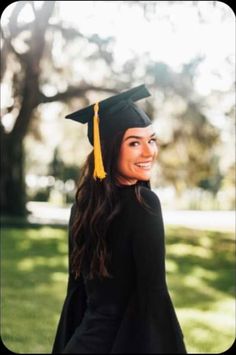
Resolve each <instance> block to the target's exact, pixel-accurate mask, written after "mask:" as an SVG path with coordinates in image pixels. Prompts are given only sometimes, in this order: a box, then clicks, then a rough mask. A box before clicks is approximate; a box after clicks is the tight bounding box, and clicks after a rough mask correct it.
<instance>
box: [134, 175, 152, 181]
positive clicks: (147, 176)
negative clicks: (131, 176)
mask: <svg viewBox="0 0 236 355" xmlns="http://www.w3.org/2000/svg"><path fill="white" fill-rule="evenodd" d="M150 178H151V176H150V175H146V174H145V175H142V176H139V177H137V180H141V181H149V180H150Z"/></svg>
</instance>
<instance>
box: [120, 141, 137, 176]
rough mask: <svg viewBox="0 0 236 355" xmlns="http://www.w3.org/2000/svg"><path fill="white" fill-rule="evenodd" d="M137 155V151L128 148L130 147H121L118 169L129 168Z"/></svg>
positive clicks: (124, 169)
mask: <svg viewBox="0 0 236 355" xmlns="http://www.w3.org/2000/svg"><path fill="white" fill-rule="evenodd" d="M137 156H138V154H137V151H134V150H131V149H128V147H124V148H123V149H121V151H120V155H119V159H118V170H119V171H120V172H122V171H126V170H127V169H129V168H130V166H131V164H132V163H133V162H135V159H136V157H137Z"/></svg>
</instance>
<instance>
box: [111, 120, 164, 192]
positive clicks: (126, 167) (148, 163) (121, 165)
mask: <svg viewBox="0 0 236 355" xmlns="http://www.w3.org/2000/svg"><path fill="white" fill-rule="evenodd" d="M157 152H158V149H157V144H156V134H155V133H154V131H153V127H152V125H150V126H147V127H138V128H129V129H127V130H126V132H125V134H124V137H123V140H122V143H121V148H120V154H119V158H118V176H117V181H118V183H120V184H122V185H133V184H135V183H136V182H137V181H138V180H143V181H148V180H150V176H151V168H152V165H153V161H154V159H155V158H156V156H157Z"/></svg>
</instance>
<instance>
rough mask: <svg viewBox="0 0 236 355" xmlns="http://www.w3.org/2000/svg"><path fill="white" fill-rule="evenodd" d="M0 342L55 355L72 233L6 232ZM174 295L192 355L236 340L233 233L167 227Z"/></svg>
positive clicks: (218, 349)
mask: <svg viewBox="0 0 236 355" xmlns="http://www.w3.org/2000/svg"><path fill="white" fill-rule="evenodd" d="M1 248H2V265H1V276H2V283H1V284H2V311H1V318H2V319H1V324H2V329H1V336H2V340H3V342H4V344H5V346H6V347H7V348H8V349H10V350H11V351H13V352H16V353H25V354H27V353H50V352H51V349H52V343H53V340H54V336H55V331H56V326H57V322H58V319H59V314H60V311H61V307H62V303H63V301H64V297H65V293H66V282H67V231H66V230H65V229H62V228H50V227H42V228H37V229H35V228H34V229H33V228H15V229H14V228H5V229H4V228H3V229H2V232H1ZM166 269H167V281H168V286H169V291H170V294H171V296H172V300H173V303H174V305H175V308H176V312H177V314H178V318H179V321H180V323H181V326H182V328H183V332H184V335H185V342H186V346H187V350H188V352H189V353H220V352H223V351H225V350H226V349H228V348H229V347H230V346H231V344H232V343H233V341H234V334H235V320H234V318H235V309H234V305H235V303H234V291H235V290H234V280H235V278H234V276H235V275H234V235H233V233H219V232H212V231H211V232H210V231H196V230H192V229H187V228H173V227H168V228H167V229H166Z"/></svg>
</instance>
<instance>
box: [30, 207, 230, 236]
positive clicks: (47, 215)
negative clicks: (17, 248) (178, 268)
mask: <svg viewBox="0 0 236 355" xmlns="http://www.w3.org/2000/svg"><path fill="white" fill-rule="evenodd" d="M27 208H28V210H29V211H30V212H31V213H32V214H31V215H30V216H29V217H28V219H29V222H31V223H42V224H54V223H55V224H58V225H67V224H68V220H69V214H70V208H69V207H56V206H52V205H50V204H48V203H44V202H28V204H27ZM163 219H164V223H165V225H178V226H185V227H190V228H197V229H210V230H220V231H222V230H225V231H232V232H235V211H183V210H182V211H168V210H165V209H163Z"/></svg>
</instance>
